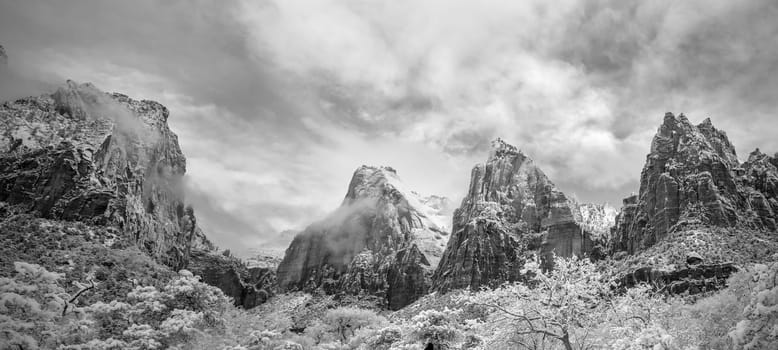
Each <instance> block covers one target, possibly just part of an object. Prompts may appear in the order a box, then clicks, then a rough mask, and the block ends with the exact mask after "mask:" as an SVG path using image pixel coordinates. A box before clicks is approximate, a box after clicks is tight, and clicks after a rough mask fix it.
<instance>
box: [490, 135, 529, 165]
mask: <svg viewBox="0 0 778 350" xmlns="http://www.w3.org/2000/svg"><path fill="white" fill-rule="evenodd" d="M515 155H522V156H524V154H523V153H522V152H521V151H520V150H519V149H518V148H516V146H513V145H511V144H509V143H507V142H505V141H503V139H501V138H499V137H498V138H497V139H495V140H493V141H492V142H491V150H490V151H489V160H492V159H495V158H502V157H505V156H515Z"/></svg>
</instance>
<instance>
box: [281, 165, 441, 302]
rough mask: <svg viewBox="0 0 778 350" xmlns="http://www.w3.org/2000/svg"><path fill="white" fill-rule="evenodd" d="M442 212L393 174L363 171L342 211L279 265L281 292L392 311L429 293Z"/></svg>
mask: <svg viewBox="0 0 778 350" xmlns="http://www.w3.org/2000/svg"><path fill="white" fill-rule="evenodd" d="M439 214H440V212H439V211H438V210H436V209H434V208H431V207H429V206H427V205H424V204H423V203H421V201H420V198H419V196H418V195H417V194H415V193H413V192H411V191H408V190H406V189H405V187H404V185H403V184H402V182H401V181H400V179H399V177H398V176H397V173H396V172H395V170H394V169H392V168H389V167H369V166H362V167H360V168H359V169H357V170H356V171H355V172H354V176H353V177H352V179H351V183H350V184H349V187H348V191H347V193H346V197H345V199H344V200H343V203H342V205H341V206H340V208H338V210H336V211H335V212H334V213H332V214H331V215H330V216H328V217H327V218H326V219H324V220H322V221H320V222H317V223H314V224H312V225H310V226H309V227H308V228H306V229H305V230H304V231H303V232H301V233H300V234H298V235H297V236H296V237H295V238H294V240H293V241H292V243H291V244H290V246H289V248H288V249H287V250H286V254H285V256H284V259H283V261H282V262H281V264H280V265H279V267H278V285H279V287H280V289H281V290H282V291H287V290H306V291H311V290H316V289H321V290H323V291H324V292H326V293H329V294H335V293H341V292H343V293H348V294H355V295H371V296H377V297H378V298H380V299H381V300H382V302H383V303H385V305H386V306H388V307H389V308H391V309H398V308H401V307H403V306H405V305H407V304H409V303H411V302H413V301H414V300H416V299H417V298H419V297H420V296H422V295H424V294H425V293H427V291H428V290H429V288H430V285H431V278H432V273H433V271H434V269H435V267H436V266H437V264H438V261H439V260H440V256H441V255H442V253H443V249H444V247H445V244H446V241H447V238H448V234H447V232H446V231H444V230H442V229H440V228H439V226H438V225H437V224H436V223H435V222H434V221H433V220H432V219H431V218H432V217H435V216H439Z"/></svg>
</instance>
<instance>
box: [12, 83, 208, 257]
mask: <svg viewBox="0 0 778 350" xmlns="http://www.w3.org/2000/svg"><path fill="white" fill-rule="evenodd" d="M0 116H2V117H0V201H3V202H6V203H8V204H10V205H13V206H17V207H19V208H20V210H21V211H23V212H29V213H34V214H35V215H39V216H41V217H43V218H48V219H60V220H67V221H80V222H84V223H89V224H95V225H104V226H115V227H118V228H120V229H121V231H122V232H123V233H124V234H126V235H128V236H130V237H133V238H134V239H135V241H137V242H138V244H139V245H140V246H142V247H143V248H144V250H145V251H146V252H148V253H149V254H150V255H151V256H153V257H155V258H157V259H158V260H160V261H162V262H164V263H165V264H167V265H169V266H174V267H175V266H179V267H180V266H184V265H185V264H186V262H187V259H188V255H189V251H190V250H191V248H192V247H208V246H210V242H208V240H207V239H206V238H205V236H204V234H203V233H202V231H201V230H200V229H199V228H198V227H197V224H196V218H195V216H194V211H193V210H192V208H191V207H187V206H186V205H185V203H184V197H183V192H182V190H181V181H182V179H183V176H184V173H185V172H186V159H185V158H184V155H183V154H182V153H181V149H180V148H179V146H178V140H177V137H176V135H175V134H174V133H173V132H172V131H170V129H169V128H168V126H167V118H168V110H167V109H166V108H165V107H164V106H162V105H160V104H159V103H156V102H153V101H145V100H144V101H136V100H133V99H131V98H129V97H127V96H124V95H121V94H106V93H103V92H101V91H99V90H97V89H96V88H95V87H94V86H92V85H91V84H81V85H80V84H77V83H75V82H72V81H68V83H67V85H66V86H63V87H61V88H59V89H58V90H57V91H56V92H55V93H53V94H51V95H43V96H40V97H33V98H25V99H20V100H17V101H15V102H6V103H4V104H3V105H2V106H0Z"/></svg>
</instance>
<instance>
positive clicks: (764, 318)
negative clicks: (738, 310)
mask: <svg viewBox="0 0 778 350" xmlns="http://www.w3.org/2000/svg"><path fill="white" fill-rule="evenodd" d="M751 276H752V279H753V281H754V282H755V283H754V288H753V289H751V291H750V293H749V294H748V297H749V303H748V305H747V306H746V308H745V309H744V310H743V319H742V320H741V321H740V322H738V323H737V325H736V326H735V327H734V328H733V329H732V330H731V331H730V332H729V336H730V337H731V338H732V341H733V342H734V345H735V348H736V349H778V262H773V263H771V264H769V265H765V264H757V265H755V266H754V267H753V269H752V271H751Z"/></svg>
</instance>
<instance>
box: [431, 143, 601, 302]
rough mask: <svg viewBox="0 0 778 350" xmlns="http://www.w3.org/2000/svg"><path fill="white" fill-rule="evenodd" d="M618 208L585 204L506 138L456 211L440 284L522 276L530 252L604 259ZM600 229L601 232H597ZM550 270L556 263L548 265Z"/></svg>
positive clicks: (476, 172) (477, 171) (489, 282)
mask: <svg viewBox="0 0 778 350" xmlns="http://www.w3.org/2000/svg"><path fill="white" fill-rule="evenodd" d="M614 216H615V211H613V210H609V209H607V208H605V207H603V206H594V205H592V206H581V205H579V204H578V203H577V202H576V201H575V200H573V199H571V198H569V197H567V196H566V195H565V194H564V193H562V191H560V190H559V189H558V188H557V187H556V186H555V185H554V183H553V182H551V180H549V179H548V177H547V176H546V175H545V173H543V171H542V170H540V169H539V168H538V167H537V166H536V165H535V163H534V162H533V161H532V159H531V158H529V157H527V156H526V155H524V154H523V153H521V152H520V151H518V150H517V149H516V147H514V146H511V145H509V144H507V143H505V142H504V141H502V140H501V139H497V140H496V141H495V142H494V143H493V148H492V151H491V152H490V154H489V158H488V160H487V162H486V163H485V164H478V165H476V166H475V167H474V168H473V171H472V176H471V180H470V187H469V190H468V193H467V195H466V196H465V198H464V199H463V200H462V204H461V206H460V207H459V208H458V209H457V210H456V211H455V212H454V220H453V229H452V234H451V238H450V239H449V241H448V245H447V246H446V251H445V252H444V254H443V259H442V260H441V262H440V264H439V265H438V269H437V270H436V272H435V277H434V288H435V289H436V290H439V291H443V292H445V291H447V290H450V289H459V288H472V289H478V288H479V287H481V286H496V285H499V284H502V283H503V282H507V281H516V280H519V279H521V278H522V276H521V273H520V270H521V267H522V266H523V263H524V261H525V260H526V259H527V258H528V256H530V255H533V254H539V255H541V256H543V257H544V259H545V261H546V262H550V259H548V258H549V257H550V256H551V255H552V254H557V255H561V256H568V257H569V256H572V255H578V256H584V255H586V256H601V255H602V252H603V251H604V245H603V244H602V243H598V242H595V240H593V238H594V237H603V238H604V237H605V236H608V231H609V230H608V229H607V228H608V227H610V226H611V224H612V220H613V217H614ZM593 230H596V231H597V233H596V234H593V232H592V231H593ZM546 266H547V267H550V265H549V264H546Z"/></svg>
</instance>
